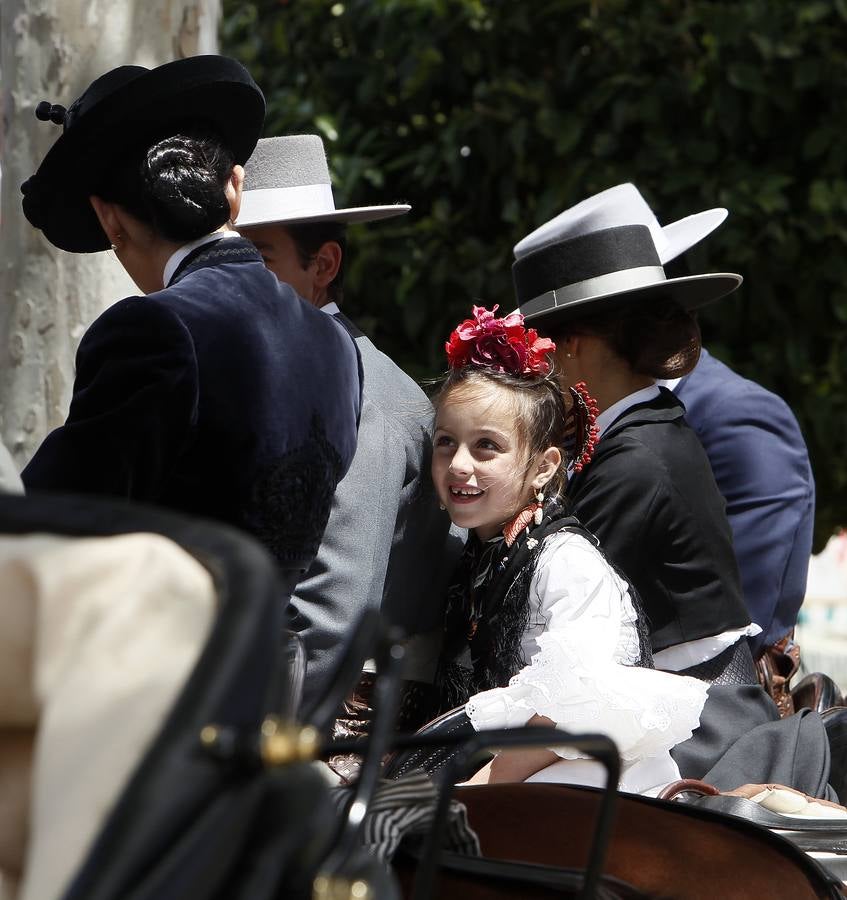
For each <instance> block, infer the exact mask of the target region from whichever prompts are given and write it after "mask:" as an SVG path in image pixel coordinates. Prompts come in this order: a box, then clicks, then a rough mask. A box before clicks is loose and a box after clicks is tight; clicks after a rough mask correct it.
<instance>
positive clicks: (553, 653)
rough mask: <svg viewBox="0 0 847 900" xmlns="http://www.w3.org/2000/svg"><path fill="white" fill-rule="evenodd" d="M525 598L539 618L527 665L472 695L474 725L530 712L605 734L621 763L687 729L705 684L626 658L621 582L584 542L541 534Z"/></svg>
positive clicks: (630, 643) (629, 638) (630, 642)
mask: <svg viewBox="0 0 847 900" xmlns="http://www.w3.org/2000/svg"><path fill="white" fill-rule="evenodd" d="M530 602H531V603H533V604H535V607H534V608H536V609H537V621H538V622H539V625H538V626H536V628H535V633H534V634H533V633H532V632H533V629H532V627H531V628H530V630H529V632H528V639H527V640H526V641H525V642H524V650H525V656H526V657H527V658H531V662H530V663H529V665H527V666H526V667H525V668H523V669H522V670H521V671H520V672H518V674H517V675H515V676H514V677H513V678H512V680H511V681H510V683H509V685H508V687H505V688H495V689H494V690H490V691H484V692H482V693H480V694H476V695H475V696H473V697H471V698H470V700H469V701H468V703H467V705H466V712H467V714H468V717H469V718H470V720H471V722H472V723H473V725H474V727H475V728H476V729H477V730H480V729H483V728H509V727H516V726H520V725H524V724H526V722H527V721H529V719H530V718H531V717H532V716H533V715H535V714H538V715H540V716H546V717H547V718H549V719H551V720H552V721H554V722H555V723H556V724H557V725H558V726H559V727H560V728H563V729H565V730H568V731H574V732H588V731H594V732H601V733H604V734H607V735H609V737H611V738H612V739H613V740H614V741H615V743H616V744H617V745H618V750H619V751H620V754H621V757H622V759H623V760H624V761H625V762H631V761H634V760H638V759H643V758H646V757H648V756H653V755H655V754H656V753H660V752H662V751H666V750H669V749H670V748H671V747H674V746H675V745H676V744H678V743H681V742H682V741H684V740H687V739H688V738H689V737H690V736H691V734H692V732H693V731H694V729H695V728H697V726H698V724H699V721H700V712H701V710H702V708H703V704H704V703H705V700H706V693H707V690H708V685H707V684H706V683H705V682H702V681H699V680H697V679H694V678H688V677H684V676H681V675H674V674H671V673H667V672H659V671H656V670H654V669H645V668H640V667H637V666H633V665H631V663H632V662H634V660H635V658H637V636H636V633H635V614H634V611H633V609H632V603H631V600H630V599H629V592H628V586H627V584H626V582H624V581H622V580H621V579H620V578H618V576H617V575H616V574H615V572H614V571H613V570H612V569H611V567H610V566H609V565H608V564H607V563H606V561H605V560H604V559H603V557H602V556H601V555H600V554H599V553H598V552H597V551H596V549H595V548H594V547H593V546H592V545H591V544H590V543H589V542H588V541H586V540H585V539H584V538H583V537H581V536H580V535H577V534H573V533H569V532H563V533H559V534H556V535H553V536H551V537H549V538H547V539H546V541H545V546H544V547H543V548H542V555H541V557H540V560H539V565H538V571H537V573H536V576H535V578H534V579H533V583H532V586H531V591H530ZM627 663H630V664H629V665H627ZM553 749H556V748H553ZM556 752H557V753H558V754H559V755H560V756H562V757H564V758H566V759H572V758H576V757H577V756H578V754H575V753H573V752H572V751H568V750H566V749H562V750H559V749H556Z"/></svg>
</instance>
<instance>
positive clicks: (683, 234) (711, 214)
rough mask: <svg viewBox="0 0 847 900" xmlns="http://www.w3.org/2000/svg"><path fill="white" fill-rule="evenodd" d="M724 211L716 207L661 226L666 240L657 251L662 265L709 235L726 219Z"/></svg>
mask: <svg viewBox="0 0 847 900" xmlns="http://www.w3.org/2000/svg"><path fill="white" fill-rule="evenodd" d="M727 215H728V213H727V211H726V210H725V209H723V208H721V207H717V208H715V209H707V210H704V211H703V212H699V213H694V215H691V216H686V217H685V218H684V219H678V220H677V221H676V222H671V223H670V224H669V225H663V226H662V234H663V235H664V236H665V238H666V240H667V242H668V243H667V245H666V246H665V247H664V248H663V249H662V250H660V251H659V260H660V261H661V263H662V265H664V264H665V263H668V262H670V261H671V260H672V259H676V258H677V256H682V254H683V253H685V251H686V250H689V249H690V248H691V247H693V246H694V245H695V244H697V243H699V242H700V241H702V240H703V238H704V237H707V236H708V235H710V234H711V233H712V232H713V231H714V230H715V229H716V228H717V227H718V226H719V225H720V224H721V223H722V222H723V221H724V219H725V218H726V217H727Z"/></svg>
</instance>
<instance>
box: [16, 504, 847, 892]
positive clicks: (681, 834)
mask: <svg viewBox="0 0 847 900" xmlns="http://www.w3.org/2000/svg"><path fill="white" fill-rule="evenodd" d="M0 527H1V528H2V537H1V538H0V572H2V577H3V581H4V604H3V605H4V623H3V627H2V629H0V641H2V643H3V648H2V652H0V672H2V673H3V677H2V679H0V691H2V701H0V711H2V715H3V722H2V731H0V734H2V735H3V738H2V741H3V745H2V747H0V765H2V770H0V774H2V776H3V777H2V779H0V782H2V783H3V785H4V790H3V791H2V792H0V807H1V808H2V812H3V815H2V816H0V820H2V822H1V823H0V824H2V831H0V850H2V855H0V870H2V872H3V881H2V885H0V888H2V889H3V890H5V892H6V895H7V896H8V897H16V898H18V900H52V898H62V900H177V898H179V900H241V898H243V900H248V898H249V900H271V898H283V897H285V898H299V897H303V898H308V897H313V898H327V900H330V898H332V900H335V898H357V900H362V898H379V900H382V898H399V897H414V898H416V900H421V898H428V897H448V898H449V897H461V898H462V900H472V898H499V897H531V898H535V897H539V898H541V897H562V896H565V897H567V896H574V897H577V896H578V897H603V898H605V897H610V898H611V897H621V898H629V897H632V898H635V897H667V898H671V897H674V898H700V897H712V896H715V895H717V896H724V897H748V896H754V895H756V896H767V895H777V894H778V895H779V896H785V897H792V898H806V897H808V898H823V897H839V896H843V893H842V879H843V878H847V866H845V865H844V864H843V862H842V860H847V857H842V856H841V855H840V854H842V853H843V852H844V850H845V849H846V848H847V820H844V819H839V818H825V817H823V816H822V815H821V814H820V813H821V812H824V813H825V812H827V810H826V808H824V807H820V808H816V809H814V810H813V813H814V814H813V815H812V816H808V815H806V816H790V815H784V814H782V813H779V812H774V811H772V810H769V809H768V808H767V807H766V806H763V805H760V804H759V803H757V802H754V800H752V799H749V798H745V797H737V796H736V797H733V796H725V795H714V793H713V792H712V794H708V793H707V795H706V796H701V797H699V798H698V799H694V798H693V796H692V795H691V794H688V795H686V797H685V799H686V802H679V800H678V799H676V800H671V799H648V798H645V797H638V796H633V795H626V794H621V793H618V792H617V791H615V790H610V789H609V790H601V789H593V788H580V787H574V786H569V785H564V784H505V785H485V786H464V787H463V786H459V787H453V785H455V784H456V783H457V782H461V781H462V779H463V778H464V777H465V775H466V774H467V772H468V770H469V768H470V767H471V766H472V764H473V761H474V760H476V759H478V758H479V756H480V754H484V753H485V752H486V751H487V750H489V749H490V748H492V747H503V746H516V745H519V744H526V745H534V746H551V745H554V744H562V743H566V744H568V745H569V746H571V747H573V748H575V749H578V750H579V751H581V752H582V753H585V754H586V755H588V756H590V757H592V758H594V759H596V760H598V761H599V762H600V763H602V765H603V766H604V767H605V769H606V772H607V774H608V781H609V783H610V784H616V783H617V777H618V772H619V767H620V760H619V758H618V754H617V751H616V748H615V746H614V744H613V743H612V742H611V741H610V740H609V739H608V738H606V737H604V736H603V735H570V734H567V733H564V732H562V731H559V730H556V729H545V728H537V727H531V728H523V729H510V730H508V731H496V732H490V733H485V732H474V731H473V730H472V729H471V730H470V731H469V730H468V728H467V725H466V723H465V722H463V721H462V720H461V717H459V716H453V717H451V716H449V715H448V716H447V717H446V719H445V720H444V721H443V722H441V723H440V725H438V726H435V727H433V728H430V729H424V730H423V731H422V732H420V733H418V734H414V735H412V734H409V735H398V734H396V733H395V732H394V730H393V720H394V716H395V713H396V710H397V705H398V702H399V696H400V672H401V669H402V657H403V650H402V644H400V643H399V642H398V641H397V640H396V639H395V638H394V636H393V635H392V634H391V632H390V631H389V630H387V629H386V628H385V627H384V626H383V625H382V624H381V622H380V620H379V617H378V616H377V615H376V614H374V615H368V616H365V617H364V618H363V619H362V620H361V621H360V623H359V626H358V628H357V629H356V631H355V633H354V634H352V635H351V636H350V640H349V644H348V646H347V648H346V653H345V654H344V657H343V659H342V661H341V664H340V667H339V669H338V671H337V672H336V676H335V678H334V679H333V680H332V685H333V686H332V689H331V690H330V691H329V692H328V693H327V694H326V695H325V696H323V697H321V698H319V699H318V701H317V702H315V703H312V704H311V706H310V708H304V706H303V704H301V702H300V689H301V686H302V680H303V677H304V671H305V665H304V655H303V652H302V648H301V647H300V645H299V643H298V641H297V639H296V638H295V637H294V636H292V635H291V634H290V633H288V632H287V631H286V630H285V621H284V610H283V608H282V604H281V603H280V602H279V599H280V595H281V593H282V592H283V591H284V588H283V586H282V585H281V584H280V581H279V575H278V573H277V570H276V567H275V565H274V563H273V562H272V560H271V559H270V557H269V556H268V555H267V554H266V553H265V551H264V550H263V549H262V548H261V547H259V546H258V545H257V544H256V543H255V542H254V541H253V540H251V539H250V538H247V537H245V536H243V535H241V534H239V533H236V532H234V531H232V530H230V529H228V528H226V527H223V526H220V525H217V524H214V525H213V524H210V523H205V522H202V521H198V520H189V519H187V518H184V517H181V516H178V515H175V514H170V513H165V512H161V511H158V510H155V511H154V510H148V509H145V508H143V507H136V506H128V505H122V504H119V503H111V502H104V501H96V500H92V499H89V498H85V499H82V498H73V497H66V498H62V497H55V496H54V497H50V498H47V497H41V498H40V497H37V496H32V497H27V498H17V497H15V498H13V497H8V498H6V497H4V498H0ZM367 658H374V659H376V661H377V664H378V677H377V679H376V684H375V691H376V694H375V701H374V707H375V709H376V710H377V712H376V715H375V717H374V720H373V723H372V728H371V731H370V734H369V736H368V737H367V738H366V739H364V740H356V739H350V740H348V741H346V742H344V741H341V742H339V741H335V742H333V741H332V740H331V739H330V734H331V725H332V722H333V719H334V717H335V715H336V713H337V710H338V708H339V706H340V705H341V703H342V701H343V700H344V698H345V696H346V695H347V693H348V692H349V690H350V689H351V687H352V685H353V684H354V683H355V681H356V679H357V677H358V675H359V673H360V672H361V667H362V663H363V661H364V660H365V659H367ZM830 699H831V698H830ZM812 702H823V703H826V702H828V701H826V700H825V699H824V700H820V698H817V699H814V698H813V701H812ZM342 751H346V752H356V753H357V754H360V756H361V767H360V769H359V774H358V778H357V779H356V780H355V782H354V783H353V784H352V785H350V786H349V787H338V786H332V785H330V783H329V782H328V780H327V777H326V774H325V769H324V768H323V767H321V765H320V764H319V761H320V760H322V759H326V758H327V757H328V756H329V755H330V754H333V753H338V752H342ZM421 766H422V767H423V768H425V769H428V770H429V771H430V772H431V773H433V777H432V778H427V777H425V776H423V775H422V774H421V773H420V770H419V767H421ZM30 782H31V789H29V790H27V787H28V785H29V784H30ZM690 787H691V786H690V785H681V786H679V788H680V789H681V790H684V789H688V788H690ZM706 790H707V789H706ZM763 793H768V792H767V791H764V792H763ZM757 799H761V798H757ZM778 799H779V798H778ZM782 799H785V798H784V797H783V798H782ZM789 799H791V798H789ZM771 805H772V806H773V804H771ZM0 892H2V891H0Z"/></svg>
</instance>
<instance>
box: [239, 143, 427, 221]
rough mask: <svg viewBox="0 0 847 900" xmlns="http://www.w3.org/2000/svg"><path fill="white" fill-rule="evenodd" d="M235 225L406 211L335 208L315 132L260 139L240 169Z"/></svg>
mask: <svg viewBox="0 0 847 900" xmlns="http://www.w3.org/2000/svg"><path fill="white" fill-rule="evenodd" d="M244 171H245V177H244V193H243V194H242V197H241V211H240V212H239V214H238V220H237V221H236V225H237V226H238V227H239V228H249V227H250V226H251V225H274V224H279V225H286V224H288V225H294V224H297V223H306V222H341V223H345V224H353V223H355V222H373V221H376V220H377V219H390V218H393V217H394V216H402V215H405V214H406V213H407V212H409V210H410V209H411V208H412V207H411V206H409V205H408V204H406V203H392V204H387V205H383V206H353V207H348V208H346V209H336V208H335V200H334V198H333V196H332V182H331V180H330V177H329V166H328V165H327V162H326V152H325V151H324V145H323V141H322V140H321V139H320V137H319V136H318V135H316V134H290V135H285V136H283V137H274V138H262V140H260V141H259V143H258V144H257V145H256V149H255V150H254V151H253V155H252V156H251V157H250V159H249V160H248V161H247V165H246V166H245V167H244Z"/></svg>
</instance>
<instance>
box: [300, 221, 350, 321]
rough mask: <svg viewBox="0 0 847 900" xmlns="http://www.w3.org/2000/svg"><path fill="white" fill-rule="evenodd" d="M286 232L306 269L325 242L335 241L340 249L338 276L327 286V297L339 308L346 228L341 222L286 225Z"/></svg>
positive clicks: (341, 294) (342, 280) (345, 252)
mask: <svg viewBox="0 0 847 900" xmlns="http://www.w3.org/2000/svg"><path fill="white" fill-rule="evenodd" d="M285 228H286V230H287V231H288V233H289V235H290V236H291V240H293V241H294V246H295V248H296V249H297V256H298V257H299V258H300V265H301V266H302V267H303V269H308V268H309V265H310V264H311V262H312V261H313V260H314V258H315V254H316V253H317V252H318V250H320V248H321V246H322V245H323V244H325V243H326V242H327V241H335V243H336V244H338V245H339V246H340V247H341V265H340V266H339V267H338V274H337V275H336V276H335V278H333V280H332V281H331V282H330V283H329V285H328V286H327V291H326V292H327V297H328V298H329V299H330V300H332V301H333V302H334V303H337V304H338V305H339V306H341V302H342V300H343V299H344V257H345V256H346V254H347V228H346V226H345V225H344V224H343V223H341V222H311V223H305V224H301V225H286V226H285Z"/></svg>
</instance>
